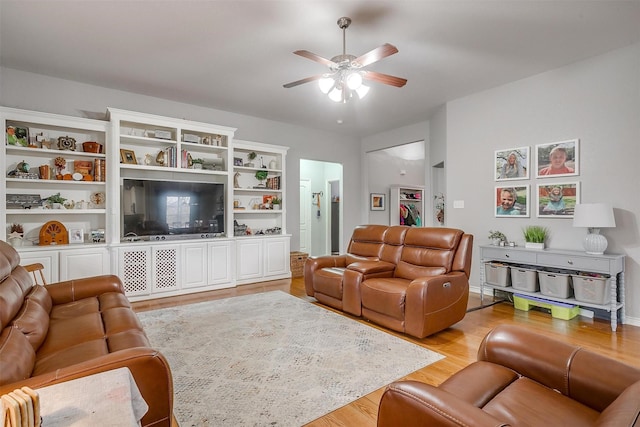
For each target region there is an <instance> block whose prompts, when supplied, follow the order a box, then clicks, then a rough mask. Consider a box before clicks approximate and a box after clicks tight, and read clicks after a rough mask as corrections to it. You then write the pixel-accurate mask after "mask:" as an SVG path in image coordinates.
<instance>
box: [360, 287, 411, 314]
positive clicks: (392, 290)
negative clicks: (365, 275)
mask: <svg viewBox="0 0 640 427" xmlns="http://www.w3.org/2000/svg"><path fill="white" fill-rule="evenodd" d="M409 283H410V282H409V281H408V280H404V279H394V278H374V279H368V280H365V281H364V282H362V284H361V285H360V286H361V287H360V293H361V297H362V306H363V307H366V308H368V309H370V310H373V311H375V312H377V313H383V314H385V315H386V316H390V317H393V318H394V319H397V320H404V309H405V302H406V296H407V287H408V286H409Z"/></svg>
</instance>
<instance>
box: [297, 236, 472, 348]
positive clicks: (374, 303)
mask: <svg viewBox="0 0 640 427" xmlns="http://www.w3.org/2000/svg"><path fill="white" fill-rule="evenodd" d="M472 243H473V236H471V235H469V234H465V233H464V232H463V231H462V230H457V229H453V228H429V227H425V228H411V227H406V226H382V225H362V226H359V227H357V228H356V229H355V230H354V232H353V236H352V238H351V241H350V243H349V246H348V249H347V253H346V254H344V255H335V256H321V257H309V258H308V259H307V261H306V263H305V274H304V280H305V290H306V292H307V295H309V296H312V297H314V298H316V299H317V300H318V301H319V302H321V303H323V304H326V305H329V306H331V307H333V308H336V309H338V310H342V311H344V312H346V313H349V314H352V315H354V316H362V317H364V318H366V319H368V320H370V321H372V322H375V323H377V324H380V325H382V326H385V327H387V328H389V329H392V330H395V331H398V332H403V333H406V334H409V335H412V336H415V337H418V338H424V337H425V336H427V335H431V334H433V333H436V332H438V331H441V330H443V329H446V328H447V327H449V326H451V325H453V324H454V323H456V322H458V321H460V320H462V318H464V316H465V314H466V309H467V301H468V297H469V273H470V270H471V250H472Z"/></svg>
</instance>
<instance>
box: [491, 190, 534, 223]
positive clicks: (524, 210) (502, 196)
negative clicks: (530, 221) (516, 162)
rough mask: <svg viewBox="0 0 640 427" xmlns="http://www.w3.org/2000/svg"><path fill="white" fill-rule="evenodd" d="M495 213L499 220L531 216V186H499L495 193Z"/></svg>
mask: <svg viewBox="0 0 640 427" xmlns="http://www.w3.org/2000/svg"><path fill="white" fill-rule="evenodd" d="M493 209H494V213H495V216H496V217H498V218H515V217H519V218H526V217H528V216H529V186H528V185H519V186H498V187H496V188H495V192H494V207H493Z"/></svg>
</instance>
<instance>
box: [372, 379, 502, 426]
mask: <svg viewBox="0 0 640 427" xmlns="http://www.w3.org/2000/svg"><path fill="white" fill-rule="evenodd" d="M504 425H506V424H505V423H503V422H500V421H499V420H498V419H496V418H495V417H493V416H492V415H490V414H488V413H486V412H484V411H483V410H482V409H480V408H476V407H475V406H473V405H471V404H469V403H467V402H465V401H463V400H461V399H459V398H458V397H456V396H454V395H452V394H449V393H447V392H446V391H443V390H440V389H438V388H437V387H433V386H431V385H429V384H424V383H420V382H417V381H397V382H395V383H392V384H390V385H389V386H388V387H387V389H386V390H385V392H384V394H383V395H382V399H381V400H380V406H379V407H378V427H387V426H389V427H392V426H393V427H395V426H412V427H428V426H429V427H430V426H448V427H451V426H456V427H460V426H491V427H496V426H504Z"/></svg>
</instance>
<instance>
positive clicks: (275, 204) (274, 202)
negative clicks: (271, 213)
mask: <svg viewBox="0 0 640 427" xmlns="http://www.w3.org/2000/svg"><path fill="white" fill-rule="evenodd" d="M271 204H272V205H273V209H275V210H279V209H280V205H282V199H280V198H278V196H273V199H271Z"/></svg>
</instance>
